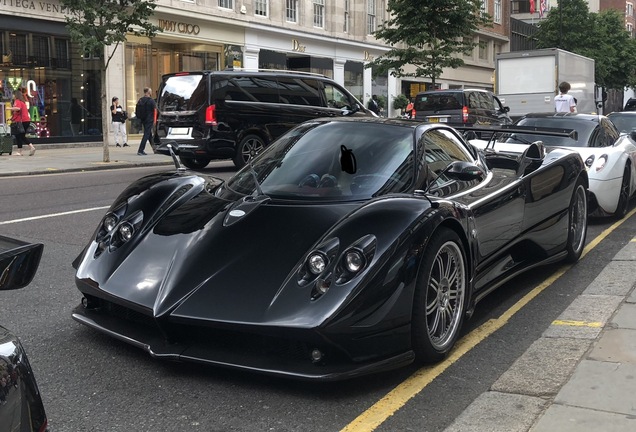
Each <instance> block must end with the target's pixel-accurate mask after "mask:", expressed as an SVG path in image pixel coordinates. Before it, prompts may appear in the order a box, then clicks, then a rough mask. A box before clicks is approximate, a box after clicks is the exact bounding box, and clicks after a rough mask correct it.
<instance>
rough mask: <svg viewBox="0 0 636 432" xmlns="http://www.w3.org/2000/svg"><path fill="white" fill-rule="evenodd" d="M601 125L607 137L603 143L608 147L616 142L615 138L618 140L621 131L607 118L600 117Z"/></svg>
mask: <svg viewBox="0 0 636 432" xmlns="http://www.w3.org/2000/svg"><path fill="white" fill-rule="evenodd" d="M601 125H602V126H603V129H604V130H605V136H606V139H607V140H606V143H605V145H606V146H608V147H610V146H613V145H614V143H616V140H618V138H619V136H620V134H621V133H620V132H619V130H618V129H617V128H616V126H615V125H614V124H613V123H612V122H611V121H609V120H606V119H601Z"/></svg>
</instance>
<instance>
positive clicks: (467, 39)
mask: <svg viewBox="0 0 636 432" xmlns="http://www.w3.org/2000/svg"><path fill="white" fill-rule="evenodd" d="M472 42H473V38H471V37H466V36H465V37H464V43H465V44H466V45H468V44H470V43H472ZM464 57H466V58H469V59H472V58H473V50H470V51H468V52H464Z"/></svg>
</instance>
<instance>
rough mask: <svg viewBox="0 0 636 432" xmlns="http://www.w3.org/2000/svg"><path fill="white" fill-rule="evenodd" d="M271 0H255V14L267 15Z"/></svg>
mask: <svg viewBox="0 0 636 432" xmlns="http://www.w3.org/2000/svg"><path fill="white" fill-rule="evenodd" d="M268 9H269V0H254V15H256V16H262V17H266V16H268V15H269V11H268Z"/></svg>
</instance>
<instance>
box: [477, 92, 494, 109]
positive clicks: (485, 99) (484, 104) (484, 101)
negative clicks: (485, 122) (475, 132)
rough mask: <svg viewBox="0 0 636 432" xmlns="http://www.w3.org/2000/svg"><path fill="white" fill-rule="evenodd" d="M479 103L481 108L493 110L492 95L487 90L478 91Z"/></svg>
mask: <svg viewBox="0 0 636 432" xmlns="http://www.w3.org/2000/svg"><path fill="white" fill-rule="evenodd" d="M479 105H480V107H481V108H483V109H485V110H488V111H494V110H495V102H494V99H493V96H492V95H491V94H490V93H487V92H479Z"/></svg>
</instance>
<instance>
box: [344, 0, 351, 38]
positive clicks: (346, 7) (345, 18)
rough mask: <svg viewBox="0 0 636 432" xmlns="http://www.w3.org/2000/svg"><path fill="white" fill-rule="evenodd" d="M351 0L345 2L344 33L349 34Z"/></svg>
mask: <svg viewBox="0 0 636 432" xmlns="http://www.w3.org/2000/svg"><path fill="white" fill-rule="evenodd" d="M349 19H350V17H349V0H344V27H343V28H342V31H344V32H345V33H349Z"/></svg>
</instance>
